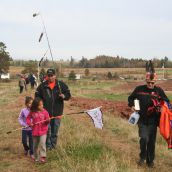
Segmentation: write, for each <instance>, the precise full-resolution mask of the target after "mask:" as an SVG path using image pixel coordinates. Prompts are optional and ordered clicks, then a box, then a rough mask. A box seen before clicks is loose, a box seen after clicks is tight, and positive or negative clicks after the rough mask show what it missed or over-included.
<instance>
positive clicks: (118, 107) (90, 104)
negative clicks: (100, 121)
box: [70, 97, 131, 119]
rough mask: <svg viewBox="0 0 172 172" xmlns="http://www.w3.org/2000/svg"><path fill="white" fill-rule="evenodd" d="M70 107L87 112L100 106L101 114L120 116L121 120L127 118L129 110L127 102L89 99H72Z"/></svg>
mask: <svg viewBox="0 0 172 172" xmlns="http://www.w3.org/2000/svg"><path fill="white" fill-rule="evenodd" d="M70 106H78V107H80V108H81V109H83V110H89V109H93V108H96V107H100V106H102V110H103V112H110V113H111V114H114V115H120V116H121V117H122V118H127V119H128V118H129V115H130V114H131V110H130V108H129V107H128V105H127V102H113V101H109V100H97V99H89V98H81V97H74V98H72V99H71V102H70Z"/></svg>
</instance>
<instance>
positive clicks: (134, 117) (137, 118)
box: [128, 112, 140, 125]
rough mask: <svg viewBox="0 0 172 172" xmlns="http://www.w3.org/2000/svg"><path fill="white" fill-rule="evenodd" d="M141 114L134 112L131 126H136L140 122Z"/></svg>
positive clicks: (130, 121)
mask: <svg viewBox="0 0 172 172" xmlns="http://www.w3.org/2000/svg"><path fill="white" fill-rule="evenodd" d="M139 117H140V115H139V113H138V112H133V113H132V114H131V116H130V118H129V120H128V123H129V124H131V125H136V124H137V122H138V120H139Z"/></svg>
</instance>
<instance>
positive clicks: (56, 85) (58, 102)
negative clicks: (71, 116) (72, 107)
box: [35, 69, 71, 150]
mask: <svg viewBox="0 0 172 172" xmlns="http://www.w3.org/2000/svg"><path fill="white" fill-rule="evenodd" d="M35 96H36V97H40V98H41V99H42V100H43V103H44V108H45V109H46V110H47V111H48V113H49V114H50V117H56V118H54V119H52V120H51V121H50V125H49V129H48V134H47V149H49V150H51V149H53V148H55V147H56V144H57V138H58V130H59V127H60V122H61V118H62V115H63V109H64V100H69V99H70V97H71V94H70V90H69V88H68V86H67V85H66V84H65V83H63V82H62V81H59V80H57V79H56V75H55V70H54V69H48V70H47V78H46V80H45V81H44V82H43V83H41V84H40V85H39V86H38V88H37V90H36V93H35Z"/></svg>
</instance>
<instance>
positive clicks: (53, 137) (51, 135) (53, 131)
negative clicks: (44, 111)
mask: <svg viewBox="0 0 172 172" xmlns="http://www.w3.org/2000/svg"><path fill="white" fill-rule="evenodd" d="M60 122H61V119H52V120H51V121H50V124H49V127H48V132H47V140H46V146H47V149H52V148H55V147H56V144H57V138H58V131H59V128H60Z"/></svg>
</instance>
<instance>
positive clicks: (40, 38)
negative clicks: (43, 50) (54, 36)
mask: <svg viewBox="0 0 172 172" xmlns="http://www.w3.org/2000/svg"><path fill="white" fill-rule="evenodd" d="M43 35H44V33H43V32H42V33H41V35H40V37H39V42H41V40H42V37H43Z"/></svg>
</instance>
